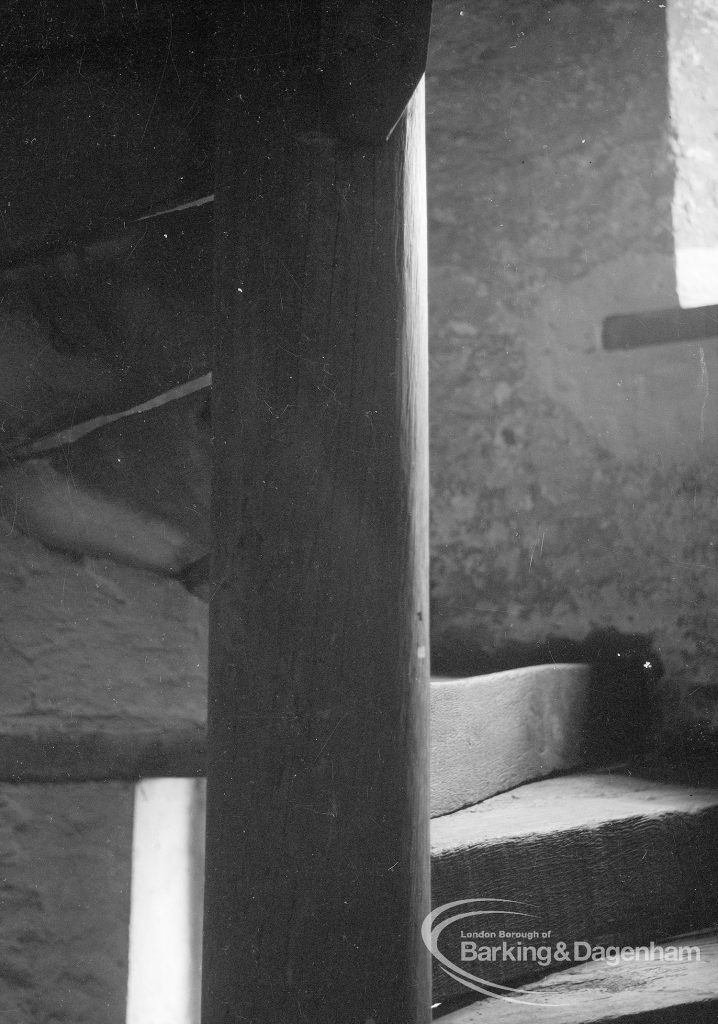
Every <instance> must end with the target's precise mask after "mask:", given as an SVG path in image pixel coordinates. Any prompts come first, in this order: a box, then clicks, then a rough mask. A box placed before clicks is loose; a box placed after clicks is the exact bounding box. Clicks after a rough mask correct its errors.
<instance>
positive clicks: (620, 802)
mask: <svg viewBox="0 0 718 1024" xmlns="http://www.w3.org/2000/svg"><path fill="white" fill-rule="evenodd" d="M714 806H715V807H718V789H701V788H697V787H694V786H686V785H680V784H676V783H663V782H658V781H655V780H652V779H644V778H638V777H636V776H634V775H628V774H624V773H607V772H580V773H576V774H573V775H566V776H561V777H558V778H552V779H542V780H540V781H537V782H530V783H527V784H526V785H523V786H519V787H518V788H516V789H512V790H511V791H510V792H508V793H501V794H499V795H497V796H494V797H491V798H490V799H488V800H484V801H483V802H482V803H479V804H475V805H474V806H472V807H466V808H463V809H461V810H459V811H454V812H453V813H452V814H447V815H444V816H442V817H440V818H435V819H434V821H433V822H432V828H431V839H432V851H433V852H435V853H441V852H444V851H448V850H451V849H456V848H461V847H463V846H477V845H495V844H496V843H497V842H501V841H504V840H507V839H512V838H520V837H523V836H530V835H537V836H538V835H547V834H555V833H557V832H572V831H576V830H577V829H582V828H595V827H596V826H598V825H600V824H601V823H602V822H611V821H619V820H621V819H630V818H635V817H645V816H652V817H653V816H657V815H663V814H682V813H695V812H699V811H702V810H706V809H707V808H709V807H714Z"/></svg>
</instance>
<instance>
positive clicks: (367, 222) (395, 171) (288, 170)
mask: <svg viewBox="0 0 718 1024" xmlns="http://www.w3.org/2000/svg"><path fill="white" fill-rule="evenodd" d="M345 7H349V8H351V9H352V11H353V12H354V14H352V15H351V17H352V18H354V20H353V21H352V22H351V23H349V24H347V22H346V20H345V19H346V15H345V14H342V10H343V9H344V8H345ZM237 9H238V10H240V11H241V10H242V9H243V10H244V14H243V16H241V17H239V16H238V18H239V20H238V23H237V24H236V25H233V24H232V22H231V20H230V21H229V22H228V24H227V25H225V26H223V27H222V29H221V30H220V33H219V34H220V36H221V37H222V39H223V41H224V49H223V51H222V54H223V56H222V62H223V71H222V76H221V77H222V86H221V113H220V118H219V127H218V181H217V188H216V202H215V216H216V280H217V299H216V314H217V326H216V354H215V363H214V370H213V374H214V376H213V413H212V416H213V431H214V439H215V440H214V444H215V466H214V473H215V475H214V484H213V493H214V499H213V500H214V511H213V522H214V530H215V547H214V560H213V580H214V596H213V598H212V601H211V605H210V667H209V672H210V683H209V758H208V808H207V852H206V858H207V859H206V888H205V924H204V952H203V983H202V988H203V997H202V1002H203V1008H202V1021H203V1024H239V1022H240V1021H248V1022H251V1024H285V1022H286V1024H289V1022H291V1024H299V1022H301V1021H307V1022H311V1024H426V1022H427V1021H429V1020H430V1016H431V1013H430V1001H431V1000H430V964H429V959H428V953H427V951H426V950H425V949H424V948H423V945H422V942H421V937H420V931H421V922H422V919H423V917H424V916H425V914H426V913H428V911H429V841H428V813H429V796H428V649H429V648H428V593H427V591H428V585H427V579H428V567H427V561H428V551H427V548H428V524H427V519H428V511H427V490H428V483H427V460H428V445H427V394H426V392H427V357H426V330H427V328H426V237H425V203H426V197H425V180H424V132H423V93H422V87H421V85H420V84H419V86H418V87H417V88H416V90H415V91H414V87H415V86H416V84H417V82H419V79H420V77H421V74H422V72H423V63H422V61H423V59H425V53H426V37H427V35H428V15H429V10H430V4H429V3H425V2H419V0H417V2H410V0H401V3H399V2H397V0H374V2H373V3H372V2H369V3H362V4H358V5H344V4H342V3H338V2H336V0H333V2H332V3H327V2H315V3H314V4H312V3H305V4H303V5H296V4H294V3H293V2H282V3H279V2H277V3H270V4H248V5H237ZM247 12H249V13H247ZM357 12H359V13H358V15H357ZM357 17H358V21H357V20H356V18H357ZM343 19H344V20H343ZM417 24H420V26H422V27H421V31H420V32H419V33H418V36H419V38H418V42H417V41H416V39H414V36H413V35H412V33H414V34H416V33H417V27H416V26H417ZM382 32H383V33H384V36H385V37H386V39H387V40H388V41H387V48H388V49H387V51H386V52H384V53H383V55H382V54H379V56H377V57H376V60H377V62H378V63H377V66H376V67H374V66H373V65H372V59H373V58H372V57H371V54H373V53H375V49H373V48H372V47H369V49H368V50H367V48H366V46H363V43H364V42H365V41H366V40H367V39H368V38H371V39H373V40H374V41H376V39H377V37H378V36H381V34H382ZM407 39H408V40H409V41H410V43H411V45H413V46H414V47H415V50H416V52H415V53H413V54H409V55H408V58H411V59H406V60H402V61H399V63H400V65H401V67H402V68H404V69H405V68H407V67H409V66H410V65H411V66H412V67H413V72H412V73H413V80H411V81H410V82H409V81H407V82H405V83H400V84H399V85H397V84H396V82H394V84H392V80H391V76H392V75H394V76H396V67H395V65H396V64H397V55H398V56H399V57H401V52H400V48H401V47H402V46H404V47H406V46H407V45H408V44H407V42H406V40H407ZM412 40H413V41H412ZM397 47H399V49H397ZM422 48H423V53H422ZM367 53H368V54H369V56H368V57H367V56H366V55H367ZM387 53H388V57H389V59H387ZM357 62H358V63H359V65H360V66H359V67H357ZM382 62H383V63H382ZM361 65H363V66H361ZM347 69H349V70H347ZM387 69H388V70H387ZM417 69H418V73H417ZM382 74H384V78H382ZM384 87H386V88H385V91H383V92H382V93H381V96H380V99H381V100H382V101H384V100H385V101H386V102H378V101H376V102H374V103H373V105H372V104H371V103H368V102H367V95H366V92H365V93H364V94H363V95H362V94H361V90H362V89H365V90H366V89H367V88H368V89H369V90H374V91H375V92H376V91H377V90H379V91H381V90H383V89H384ZM352 89H354V93H353V92H352ZM402 90H403V92H404V93H405V95H402ZM412 92H413V96H412ZM369 100H371V97H369ZM375 100H376V97H375ZM407 101H408V107H406V110H404V112H403V113H402V110H403V109H404V107H405V106H406V104H407ZM367 111H368V113H367ZM397 119H398V120H397ZM392 128H393V130H391V129H392ZM387 136H388V138H387Z"/></svg>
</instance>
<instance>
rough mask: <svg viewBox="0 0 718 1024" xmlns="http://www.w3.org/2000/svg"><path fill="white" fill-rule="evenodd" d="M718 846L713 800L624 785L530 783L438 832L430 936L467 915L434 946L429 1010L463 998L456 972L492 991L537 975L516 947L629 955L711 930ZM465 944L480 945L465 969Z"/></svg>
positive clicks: (438, 824) (708, 792)
mask: <svg viewBox="0 0 718 1024" xmlns="http://www.w3.org/2000/svg"><path fill="white" fill-rule="evenodd" d="M717 847H718V790H716V789H698V788H694V787H690V786H681V785H674V784H670V785H668V784H662V783H659V782H655V781H648V780H645V779H641V778H636V777H632V776H630V775H625V774H624V775H616V774H609V773H603V774H601V773H593V774H581V775H573V776H568V777H563V778H553V779H547V780H543V781H540V782H534V783H530V784H528V785H525V786H522V787H520V788H518V789H515V790H512V791H511V792H508V793H504V794H501V795H499V796H495V797H493V798H491V799H489V800H486V801H484V802H483V803H481V804H478V805H477V806H475V807H471V808H468V809H465V810H461V811H457V812H455V813H454V814H450V815H446V816H444V817H441V818H437V819H435V820H434V821H433V822H432V904H433V907H434V915H435V919H434V921H433V926H434V927H435V928H438V927H439V926H440V925H441V922H442V921H444V920H446V919H447V918H448V917H451V916H453V915H459V914H464V915H465V916H464V917H463V918H460V919H457V920H456V921H455V922H454V923H452V924H450V925H448V926H447V927H446V928H445V929H444V930H443V931H442V932H441V935H440V938H439V940H438V950H439V952H440V953H441V954H443V955H444V956H445V957H446V961H444V962H443V968H445V969H442V964H441V963H440V962H439V961H438V960H437V958H436V957H435V958H434V1001H435V1002H439V1001H442V1000H446V999H450V998H455V997H458V996H460V995H462V994H463V995H466V994H467V992H470V991H471V989H470V988H467V986H466V985H465V984H462V981H461V980H460V979H461V977H462V976H461V975H459V973H458V971H457V968H458V970H464V971H468V972H469V974H470V975H471V976H475V977H477V978H480V979H482V983H486V982H487V983H490V984H513V983H514V982H515V981H516V980H518V979H520V980H521V981H526V980H532V979H535V978H536V977H538V976H540V975H541V974H543V973H544V972H545V970H546V964H542V963H541V962H540V957H539V955H538V954H532V953H531V952H530V951H528V950H525V949H524V950H523V951H522V950H520V949H517V948H516V947H525V946H531V945H534V946H535V945H537V944H538V945H541V946H550V947H551V948H554V947H556V945H557V944H558V943H561V942H563V943H565V944H566V947H565V948H569V949H573V944H574V943H576V942H578V943H589V944H600V945H614V944H617V943H618V944H620V945H626V944H628V945H637V944H644V943H646V942H650V940H651V939H655V938H656V937H657V936H662V935H675V934H679V933H683V932H688V931H696V930H700V929H703V928H708V927H712V926H714V925H716V924H718V858H716V856H715V850H716V848H717ZM455 901H464V904H463V905H462V906H455V907H453V908H452V909H451V910H446V911H444V912H440V911H439V908H441V907H443V906H445V905H447V904H452V903H454V902H455ZM437 913H438V914H439V916H438V917H437V916H436V915H437ZM501 931H504V932H507V933H509V934H508V935H507V936H502V935H501V934H500V933H501ZM481 932H484V935H480V934H479V935H476V933H481ZM462 933H463V935H462ZM510 933H523V934H524V935H526V936H533V937H532V938H530V939H529V938H528V937H527V938H525V939H523V941H522V940H521V937H520V935H519V936H515V935H511V934H510ZM462 941H463V942H468V943H475V946H472V945H468V946H464V947H463V952H464V957H465V959H464V960H463V961H462V959H461V956H462V946H461V943H462ZM504 941H505V942H506V944H507V947H506V949H505V948H504V946H503V943H504ZM580 948H581V949H583V948H584V947H580ZM512 950H513V952H512ZM532 956H536V960H535V961H534V960H532V959H531V958H532ZM474 957H478V959H474ZM467 958H471V959H467ZM549 966H551V967H553V969H554V970H555V969H557V968H558V967H560V966H561V961H560V959H559V962H558V963H556V962H552V963H551V964H550V965H549ZM464 980H466V979H464ZM469 984H471V982H470V981H469Z"/></svg>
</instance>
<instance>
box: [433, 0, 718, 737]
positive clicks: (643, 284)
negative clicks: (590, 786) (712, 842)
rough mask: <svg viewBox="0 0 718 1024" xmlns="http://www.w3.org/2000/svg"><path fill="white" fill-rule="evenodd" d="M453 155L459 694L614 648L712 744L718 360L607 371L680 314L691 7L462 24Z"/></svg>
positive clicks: (450, 381)
mask: <svg viewBox="0 0 718 1024" xmlns="http://www.w3.org/2000/svg"><path fill="white" fill-rule="evenodd" d="M427 139H428V176H429V226H430V314H431V352H432V367H431V369H432V378H431V380H432V394H431V416H432V515H433V523H432V555H433V559H432V598H433V634H434V669H435V671H447V672H451V671H455V672H465V671H480V670H482V669H486V668H487V667H492V668H494V667H502V666H504V665H510V664H512V663H521V662H526V661H532V660H533V661H540V660H550V658H551V657H554V656H556V658H557V660H558V657H559V656H562V655H565V653H566V652H568V653H569V654H572V655H577V654H581V652H582V651H588V650H589V648H590V649H592V650H593V651H594V652H595V651H596V650H597V649H601V647H602V646H603V647H606V646H607V647H608V648H610V650H604V651H603V654H604V655H606V654H608V655H609V656H611V657H614V658H615V659H616V661H617V664H618V660H617V659H618V657H620V656H621V655H623V656H624V659H625V658H628V657H629V656H630V657H632V658H633V659H634V661H635V662H636V664H637V666H638V667H639V669H640V666H641V665H642V664H646V666H648V665H649V663H650V667H647V668H646V670H645V671H646V672H647V673H648V677H649V679H650V682H651V683H652V684H654V683H655V684H656V685H655V687H654V689H655V692H656V694H657V695H659V696H660V698H661V699H660V701H659V704H660V708H661V718H662V723H663V728H664V729H667V730H668V731H677V732H681V731H682V732H683V733H684V734H685V735H688V736H689V738H690V741H691V743H692V744H695V743H696V742H702V741H703V740H705V741H706V742H707V737H708V736H709V734H710V731H711V729H712V728H715V726H716V724H718V714H717V712H716V697H717V696H718V686H716V681H715V678H714V676H715V673H714V668H713V665H714V663H715V658H716V654H717V653H718V650H717V649H716V646H717V643H718V637H717V635H716V629H715V625H716V621H715V618H716V617H715V610H714V609H715V604H716V601H715V599H716V596H717V593H716V592H717V589H718V575H717V573H716V569H717V568H718V558H717V557H716V551H715V543H716V517H717V512H718V510H717V496H718V469H716V466H715V459H714V457H713V452H714V451H715V446H716V441H718V410H717V407H716V405H715V399H714V397H713V394H712V392H711V388H710V379H711V376H712V375H713V374H714V373H715V371H716V370H718V362H717V361H716V354H715V352H714V351H712V349H715V345H712V348H711V343H710V342H708V343H706V344H700V343H690V344H681V345H664V346H660V347H654V348H653V347H652V348H647V349H637V350H634V351H632V352H628V353H621V352H619V353H616V352H605V351H603V350H602V349H601V347H600V327H601V321H602V319H603V317H605V316H607V315H610V314H613V313H617V312H640V311H641V310H646V309H653V308H659V309H660V308H670V307H672V306H675V305H676V304H677V299H676V288H675V270H674V252H673V235H672V224H671V202H672V197H673V183H674V167H673V162H672V157H671V138H670V121H669V114H668V73H667V52H666V24H665V5H663V4H660V3H658V2H652V0H600V2H594V3H588V2H583V0H561V2H558V3H556V2H551V3H547V2H541V0H539V2H535V3H525V2H520V0H500V2H499V0H487V2H482V3H480V4H479V3H473V2H466V3H458V2H446V0H437V3H436V6H435V18H434V35H433V42H432V49H431V53H430V60H429V71H428V76H427ZM659 677H662V678H661V681H660V683H659V682H658V679H659Z"/></svg>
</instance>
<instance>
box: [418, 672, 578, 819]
mask: <svg viewBox="0 0 718 1024" xmlns="http://www.w3.org/2000/svg"><path fill="white" fill-rule="evenodd" d="M590 687H591V670H590V667H589V666H588V665H539V666H535V667H531V668H520V669H514V670H511V671H508V672H495V673H492V674H491V675H487V676H477V677H474V678H471V679H454V680H450V681H446V682H436V683H433V684H432V690H431V816H432V817H437V816H438V815H440V814H449V813H450V812H452V811H456V810H458V809H459V808H461V807H466V806H469V805H471V804H475V803H477V802H478V801H479V800H483V799H485V798H486V797H490V796H493V795H494V794H496V793H500V792H502V791H503V790H507V789H511V788H512V787H513V786H519V785H521V784H522V783H524V782H529V781H531V780H533V779H538V778H542V777H543V776H546V775H550V774H551V773H552V772H556V771H566V770H568V769H570V768H576V767H578V766H579V765H585V764H586V751H585V749H584V746H583V744H582V737H583V735H584V734H585V732H586V729H587V727H588V725H589V723H588V721H587V719H588V718H589V715H590V712H591V706H592V700H591V693H590Z"/></svg>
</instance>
